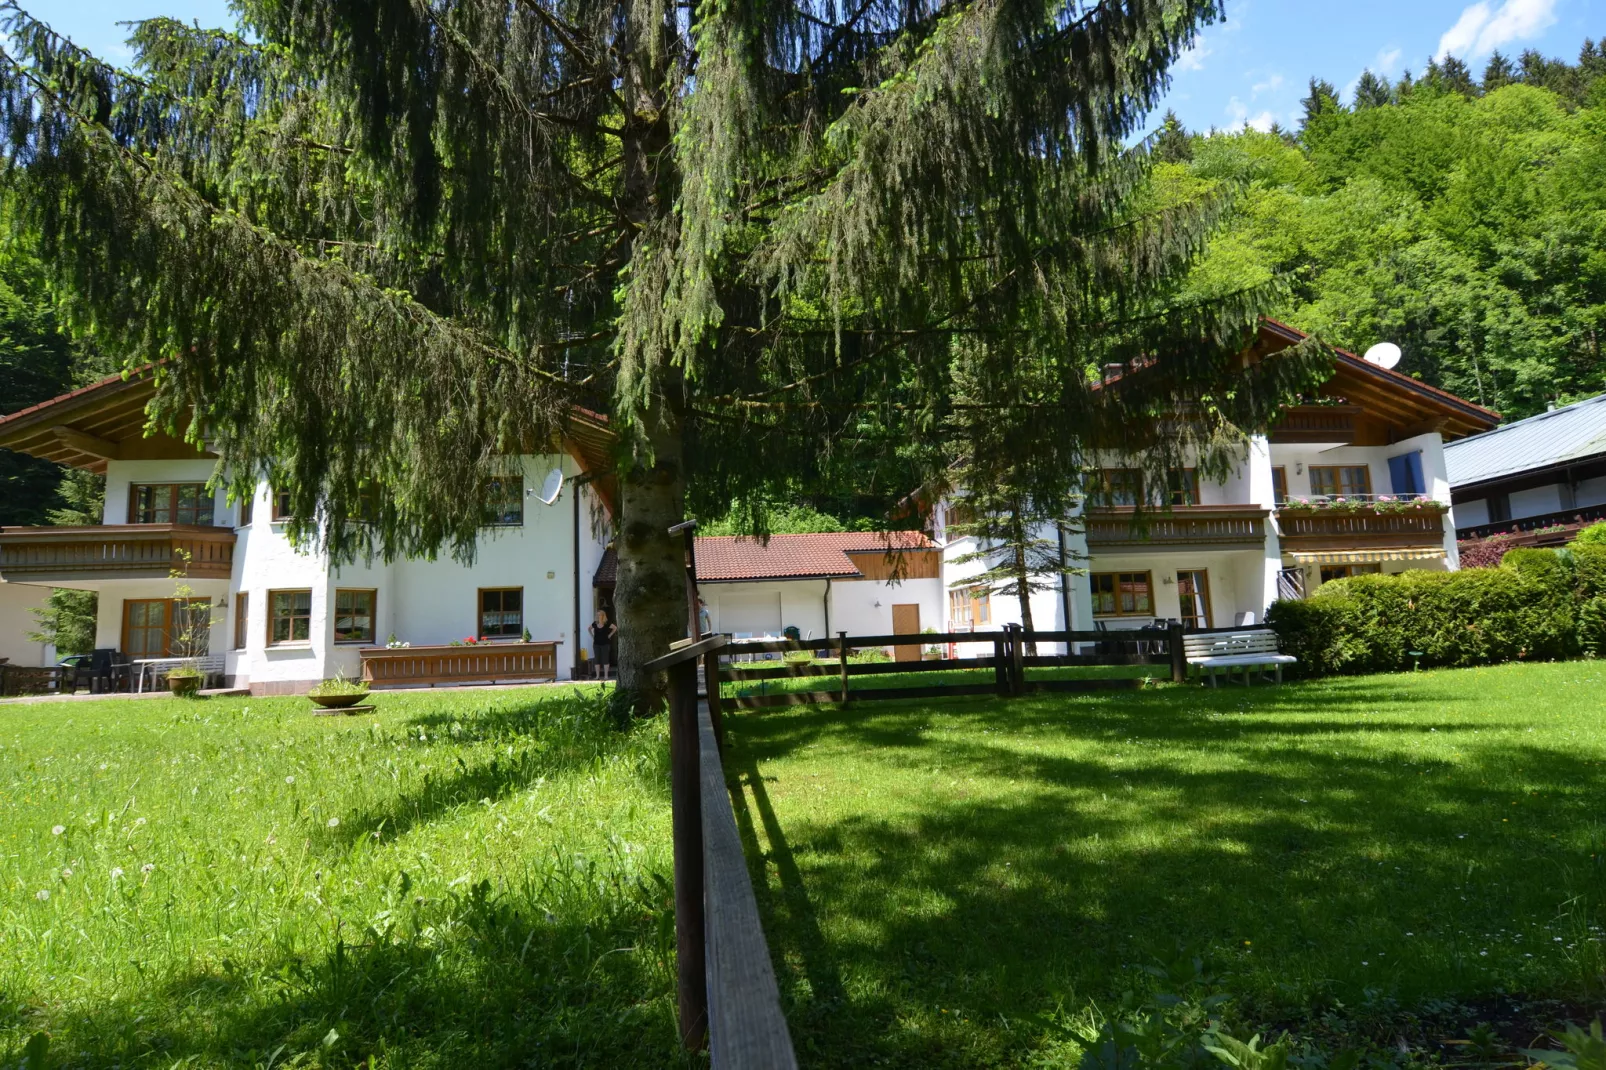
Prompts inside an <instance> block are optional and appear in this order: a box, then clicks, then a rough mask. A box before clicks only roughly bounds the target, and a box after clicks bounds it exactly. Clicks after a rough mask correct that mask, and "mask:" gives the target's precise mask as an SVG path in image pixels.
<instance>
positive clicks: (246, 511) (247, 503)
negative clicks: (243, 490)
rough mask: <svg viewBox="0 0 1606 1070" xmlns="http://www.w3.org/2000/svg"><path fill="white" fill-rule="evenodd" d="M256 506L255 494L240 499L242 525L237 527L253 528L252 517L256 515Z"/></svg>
mask: <svg viewBox="0 0 1606 1070" xmlns="http://www.w3.org/2000/svg"><path fill="white" fill-rule="evenodd" d="M256 504H257V497H256V495H255V494H254V493H253V494H250V495H248V496H246V497H244V498H241V499H240V523H239V524H238V525H236V526H237V527H242V528H248V527H250V526H251V517H252V516H253V515H254V514H255V513H256Z"/></svg>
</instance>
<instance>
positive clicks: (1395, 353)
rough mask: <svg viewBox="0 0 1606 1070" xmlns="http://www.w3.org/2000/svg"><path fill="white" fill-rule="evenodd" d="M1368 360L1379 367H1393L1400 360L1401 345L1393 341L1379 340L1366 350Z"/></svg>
mask: <svg viewBox="0 0 1606 1070" xmlns="http://www.w3.org/2000/svg"><path fill="white" fill-rule="evenodd" d="M1366 360H1367V361H1368V362H1369V363H1372V364H1376V365H1377V366H1378V367H1379V368H1392V367H1394V365H1396V364H1398V363H1399V362H1400V347H1399V346H1397V345H1395V344H1394V343H1393V342H1379V343H1377V345H1375V346H1373V347H1372V348H1371V349H1368V350H1367V351H1366Z"/></svg>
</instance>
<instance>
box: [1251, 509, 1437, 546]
mask: <svg viewBox="0 0 1606 1070" xmlns="http://www.w3.org/2000/svg"><path fill="white" fill-rule="evenodd" d="M1448 508H1449V507H1448V506H1446V505H1445V504H1444V503H1443V502H1421V503H1420V504H1414V505H1413V506H1412V508H1411V509H1409V510H1407V511H1405V512H1396V511H1392V510H1380V509H1378V508H1377V507H1376V506H1372V505H1366V506H1362V507H1360V508H1359V509H1355V510H1343V509H1334V508H1327V509H1301V508H1297V507H1287V506H1285V507H1283V508H1281V509H1279V510H1277V526H1278V527H1279V528H1281V529H1282V548H1283V549H1284V550H1300V551H1309V550H1345V549H1357V550H1362V549H1370V548H1394V547H1432V546H1438V545H1441V544H1442V543H1443V542H1444V516H1445V513H1446V512H1447V511H1448Z"/></svg>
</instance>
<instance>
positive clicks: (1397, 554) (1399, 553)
mask: <svg viewBox="0 0 1606 1070" xmlns="http://www.w3.org/2000/svg"><path fill="white" fill-rule="evenodd" d="M1287 556H1289V557H1291V558H1293V561H1294V564H1296V565H1372V564H1378V563H1380V562H1383V561H1437V560H1439V559H1440V558H1442V557H1444V547H1442V546H1431V547H1423V548H1421V549H1399V548H1396V549H1388V550H1322V551H1319V552H1315V553H1297V552H1290V553H1289V554H1288V555H1287Z"/></svg>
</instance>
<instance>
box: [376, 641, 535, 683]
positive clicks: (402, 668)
mask: <svg viewBox="0 0 1606 1070" xmlns="http://www.w3.org/2000/svg"><path fill="white" fill-rule="evenodd" d="M361 657H362V678H363V679H364V680H367V681H368V682H369V683H371V684H373V685H374V686H375V687H406V686H414V685H428V686H431V687H433V686H434V685H436V684H481V683H486V684H504V683H518V682H522V681H529V680H556V679H557V678H558V644H557V643H474V644H471V645H467V646H413V647H404V648H402V649H399V650H392V649H389V648H387V647H368V648H365V649H363V650H362V651H361Z"/></svg>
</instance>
